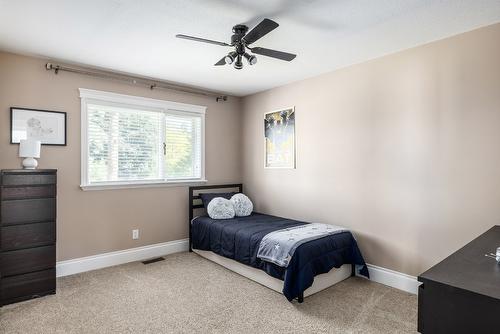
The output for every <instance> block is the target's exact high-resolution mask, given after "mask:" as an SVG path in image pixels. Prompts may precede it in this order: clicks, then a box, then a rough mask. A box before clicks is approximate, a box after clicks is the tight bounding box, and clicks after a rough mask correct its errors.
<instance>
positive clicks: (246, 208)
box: [231, 194, 253, 217]
mask: <svg viewBox="0 0 500 334" xmlns="http://www.w3.org/2000/svg"><path fill="white" fill-rule="evenodd" d="M231 203H233V206H234V214H235V215H236V216H238V217H246V216H250V214H252V211H253V203H252V201H251V200H250V198H248V197H247V196H246V195H243V194H236V195H233V197H231Z"/></svg>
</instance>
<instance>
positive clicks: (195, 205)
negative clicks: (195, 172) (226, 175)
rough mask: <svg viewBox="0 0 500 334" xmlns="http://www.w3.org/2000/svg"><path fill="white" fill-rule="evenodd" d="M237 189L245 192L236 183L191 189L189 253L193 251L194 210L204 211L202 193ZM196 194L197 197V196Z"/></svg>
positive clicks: (241, 186)
mask: <svg viewBox="0 0 500 334" xmlns="http://www.w3.org/2000/svg"><path fill="white" fill-rule="evenodd" d="M228 188H235V189H238V192H240V193H242V192H243V184H241V183H234V184H214V185H212V186H195V187H189V222H188V223H189V251H190V252H192V251H193V249H192V247H191V245H192V243H191V220H193V218H194V210H197V209H203V208H204V206H203V203H200V201H201V197H200V196H199V195H198V194H200V193H208V192H213V190H219V189H228ZM195 192H196V195H195Z"/></svg>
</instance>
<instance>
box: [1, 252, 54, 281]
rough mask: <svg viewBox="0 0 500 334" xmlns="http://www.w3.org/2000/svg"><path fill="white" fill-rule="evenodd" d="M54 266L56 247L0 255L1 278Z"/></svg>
mask: <svg viewBox="0 0 500 334" xmlns="http://www.w3.org/2000/svg"><path fill="white" fill-rule="evenodd" d="M55 266H56V246H43V247H36V248H29V249H22V250H15V251H9V252H2V253H1V254H0V268H1V269H0V270H1V271H2V277H6V276H12V275H19V274H25V273H29V272H32V271H38V270H44V269H50V268H54V267H55Z"/></svg>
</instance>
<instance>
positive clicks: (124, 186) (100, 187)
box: [80, 180, 208, 191]
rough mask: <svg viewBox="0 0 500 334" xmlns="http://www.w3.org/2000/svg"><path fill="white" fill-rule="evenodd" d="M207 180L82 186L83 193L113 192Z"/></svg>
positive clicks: (195, 183)
mask: <svg viewBox="0 0 500 334" xmlns="http://www.w3.org/2000/svg"><path fill="white" fill-rule="evenodd" d="M207 182H208V181H207V180H178V181H168V182H165V181H157V182H134V183H100V184H88V185H80V188H81V189H82V190H83V191H89V190H91V191H92V190H113V189H134V188H158V187H186V186H196V185H200V184H202V183H207Z"/></svg>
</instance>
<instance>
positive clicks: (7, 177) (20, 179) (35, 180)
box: [2, 173, 57, 186]
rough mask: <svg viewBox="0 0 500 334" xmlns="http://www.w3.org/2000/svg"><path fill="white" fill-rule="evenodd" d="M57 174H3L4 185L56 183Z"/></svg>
mask: <svg viewBox="0 0 500 334" xmlns="http://www.w3.org/2000/svg"><path fill="white" fill-rule="evenodd" d="M56 181H57V176H56V174H55V173H54V174H35V173H34V174H26V173H23V174H8V173H5V174H3V175H2V185H4V186H22V185H34V184H56Z"/></svg>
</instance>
